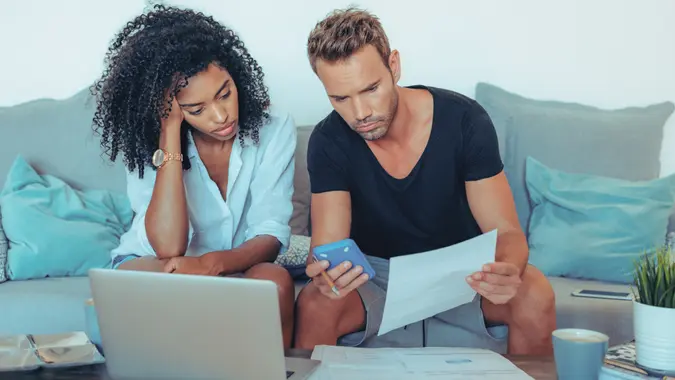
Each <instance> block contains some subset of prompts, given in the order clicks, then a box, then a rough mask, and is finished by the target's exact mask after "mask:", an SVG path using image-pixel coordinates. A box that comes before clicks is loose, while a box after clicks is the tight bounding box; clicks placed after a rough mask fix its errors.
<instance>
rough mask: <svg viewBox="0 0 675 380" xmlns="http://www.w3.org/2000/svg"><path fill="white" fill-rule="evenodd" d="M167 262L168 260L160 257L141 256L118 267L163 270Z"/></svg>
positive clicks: (145, 270)
mask: <svg viewBox="0 0 675 380" xmlns="http://www.w3.org/2000/svg"><path fill="white" fill-rule="evenodd" d="M166 262H167V260H163V259H158V258H156V257H154V256H141V257H137V258H135V259H132V260H127V261H125V262H123V263H122V264H120V265H119V266H118V267H117V269H121V270H136V271H143V272H162V271H163V270H164V264H166Z"/></svg>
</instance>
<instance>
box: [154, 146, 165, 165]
mask: <svg viewBox="0 0 675 380" xmlns="http://www.w3.org/2000/svg"><path fill="white" fill-rule="evenodd" d="M162 163H164V151H163V150H161V149H157V150H156V151H155V153H154V154H153V155H152V164H153V165H155V166H160V165H162Z"/></svg>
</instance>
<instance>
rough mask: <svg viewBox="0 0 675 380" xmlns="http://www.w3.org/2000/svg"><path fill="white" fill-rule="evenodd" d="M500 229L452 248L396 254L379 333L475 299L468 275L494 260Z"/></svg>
mask: <svg viewBox="0 0 675 380" xmlns="http://www.w3.org/2000/svg"><path fill="white" fill-rule="evenodd" d="M496 249H497V230H493V231H491V232H487V233H484V234H481V235H479V236H477V237H475V238H473V239H470V240H467V241H464V242H461V243H458V244H455V245H451V246H449V247H445V248H440V249H436V250H433V251H428V252H423V253H417V254H412V255H406V256H400V257H393V258H392V259H391V260H390V262H389V285H388V289H387V298H386V300H385V304H384V315H383V317H382V324H381V325H380V331H379V332H378V335H383V334H386V333H388V332H390V331H392V330H395V329H397V328H400V327H403V326H406V325H409V324H412V323H415V322H418V321H421V320H423V319H426V318H429V317H432V316H434V315H436V314H438V313H440V312H443V311H447V310H450V309H453V308H455V307H457V306H459V305H462V304H465V303H469V302H471V301H472V300H473V298H474V297H475V295H476V292H475V291H474V290H473V289H471V287H470V286H469V284H467V282H466V277H467V276H468V275H470V274H472V273H474V272H477V271H480V270H481V268H482V267H483V265H484V264H487V263H491V262H494V261H495V252H496Z"/></svg>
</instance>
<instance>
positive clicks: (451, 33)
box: [0, 0, 675, 175]
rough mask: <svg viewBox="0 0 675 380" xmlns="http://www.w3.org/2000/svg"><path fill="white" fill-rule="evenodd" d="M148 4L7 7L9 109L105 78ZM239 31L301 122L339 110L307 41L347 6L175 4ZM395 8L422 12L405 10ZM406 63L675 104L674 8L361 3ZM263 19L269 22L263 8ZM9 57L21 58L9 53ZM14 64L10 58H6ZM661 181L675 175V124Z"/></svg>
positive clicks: (537, 89) (578, 95) (592, 2)
mask: <svg viewBox="0 0 675 380" xmlns="http://www.w3.org/2000/svg"><path fill="white" fill-rule="evenodd" d="M143 3H144V2H143V1H142V0H114V1H113V0H110V1H101V0H99V1H90V0H63V1H59V2H52V1H48V0H43V1H39V0H32V1H25V0H24V1H21V2H7V4H3V5H2V12H0V46H1V47H2V57H3V58H2V59H0V73H2V74H1V75H2V76H1V77H0V81H1V82H0V106H6V105H13V104H17V103H20V102H24V101H27V100H30V99H34V98H38V97H55V98H64V97H67V96H70V95H72V94H73V93H75V92H76V91H78V90H80V89H82V88H83V87H85V86H87V85H89V84H90V83H91V82H92V81H93V80H94V79H95V78H96V76H97V75H98V74H99V72H100V70H101V67H102V59H103V54H104V53H105V50H106V47H107V43H108V41H109V40H110V38H111V37H112V35H113V34H114V33H115V32H116V31H117V30H118V29H119V28H120V27H121V26H122V24H123V23H124V21H126V20H127V19H128V18H130V17H132V16H133V15H134V14H136V13H137V12H140V11H141V10H142V8H143V5H144V4H143ZM167 3H171V4H178V5H186V6H190V7H193V8H196V9H199V10H203V11H205V12H208V13H210V14H213V15H214V16H215V17H216V18H217V19H219V20H221V21H223V22H225V23H227V24H228V25H230V26H231V27H233V28H234V29H236V30H237V31H238V32H239V33H240V35H241V37H242V39H243V40H244V42H245V43H246V44H247V45H248V47H249V49H250V50H251V51H252V54H253V55H254V56H255V57H256V59H257V60H258V61H259V62H260V63H261V64H262V66H263V68H264V69H265V72H266V77H267V82H268V85H269V87H270V90H271V93H272V97H273V101H274V102H275V103H276V104H277V105H279V106H281V107H283V108H285V109H287V110H288V111H290V112H292V113H293V115H294V117H295V118H296V121H297V122H298V123H299V124H309V123H314V122H316V121H317V120H318V119H320V118H321V117H323V116H324V115H325V114H326V113H327V112H328V111H329V110H330V104H329V103H328V100H327V99H326V97H325V94H324V92H323V89H322V87H321V84H320V83H319V81H318V80H317V79H316V77H315V76H314V74H313V73H312V71H311V69H310V67H309V64H308V63H307V59H306V56H305V50H304V49H305V42H306V38H307V34H308V33H309V31H310V30H311V28H312V27H313V25H314V24H315V23H316V21H318V20H319V19H320V18H322V17H323V16H324V15H325V14H326V13H327V12H329V11H330V10H331V9H333V8H336V7H344V6H347V5H349V4H351V2H349V1H338V0H330V1H329V0H321V1H317V0H284V1H276V0H247V1H240V0H182V1H181V0H176V1H171V0H169V1H167ZM394 4H414V6H403V5H394ZM358 5H360V6H362V7H366V8H368V9H369V10H371V11H373V12H374V13H376V14H377V15H378V16H380V18H381V19H382V22H383V24H384V26H385V28H386V30H387V32H388V34H389V37H390V40H391V43H392V45H393V47H394V48H396V49H399V51H400V52H401V56H402V60H403V77H402V80H401V84H403V85H408V84H415V83H422V84H429V85H434V86H440V87H446V88H450V89H454V90H456V91H459V92H462V93H465V94H467V95H470V96H472V95H473V88H474V86H475V84H476V82H478V81H486V82H490V83H493V84H496V85H498V86H501V87H503V88H505V89H507V90H509V91H513V92H518V93H520V94H522V95H525V96H530V97H536V98H546V99H556V100H566V101H576V102H581V103H586V104H590V105H594V106H598V107H604V108H616V107H623V106H628V105H647V104H650V103H655V102H661V101H664V100H670V101H675V0H649V1H635V0H561V1H553V0H548V1H542V0H508V1H504V0H472V1H461V0H452V1H448V0H444V1H440V0H436V1H434V0H415V1H413V2H405V3H403V2H396V1H392V0H363V1H361V2H360V3H358ZM263 11H265V13H264V14H263V13H262V12H263ZM10 52H11V55H9V54H10ZM6 57H11V58H12V59H7V58H6ZM665 147H669V150H667V149H664V150H663V152H662V167H663V171H662V173H663V174H664V175H665V174H670V173H675V117H673V118H671V120H670V121H669V123H668V126H667V127H666V137H665V142H664V148H665Z"/></svg>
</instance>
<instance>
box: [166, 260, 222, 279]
mask: <svg viewBox="0 0 675 380" xmlns="http://www.w3.org/2000/svg"><path fill="white" fill-rule="evenodd" d="M203 257H204V256H201V257H185V256H180V257H174V258H171V259H169V260H168V261H167V262H166V264H164V272H166V273H177V274H197V275H205V276H217V275H218V273H214V268H213V266H211V265H208V264H207V263H206V260H203V259H202V258H203Z"/></svg>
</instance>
